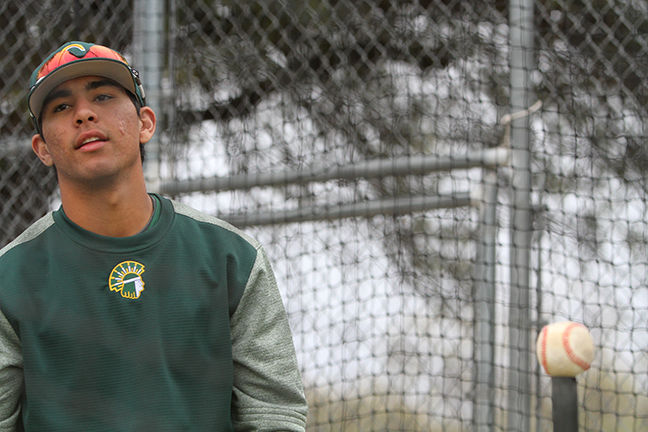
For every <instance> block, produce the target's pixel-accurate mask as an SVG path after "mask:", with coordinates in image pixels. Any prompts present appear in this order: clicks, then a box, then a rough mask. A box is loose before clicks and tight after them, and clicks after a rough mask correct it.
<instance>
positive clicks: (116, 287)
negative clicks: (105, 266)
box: [108, 261, 145, 299]
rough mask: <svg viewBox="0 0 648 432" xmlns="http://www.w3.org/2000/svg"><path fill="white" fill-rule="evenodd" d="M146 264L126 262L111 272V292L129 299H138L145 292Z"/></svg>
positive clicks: (109, 281)
mask: <svg viewBox="0 0 648 432" xmlns="http://www.w3.org/2000/svg"><path fill="white" fill-rule="evenodd" d="M142 273H144V264H140V263H138V262H137V261H124V262H121V263H119V264H117V265H116V266H115V268H114V269H112V271H111V272H110V277H109V279H108V284H109V286H110V291H116V292H119V293H121V296H122V297H125V298H127V299H138V298H139V297H140V295H141V294H142V291H144V285H145V283H144V279H142Z"/></svg>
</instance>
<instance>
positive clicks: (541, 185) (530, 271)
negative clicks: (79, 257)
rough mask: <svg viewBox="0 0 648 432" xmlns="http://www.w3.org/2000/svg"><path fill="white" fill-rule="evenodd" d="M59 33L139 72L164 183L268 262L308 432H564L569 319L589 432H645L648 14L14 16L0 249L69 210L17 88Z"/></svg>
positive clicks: (509, 4)
mask: <svg viewBox="0 0 648 432" xmlns="http://www.w3.org/2000/svg"><path fill="white" fill-rule="evenodd" d="M69 40H85V41H91V42H96V43H99V44H104V45H108V46H111V47H113V48H115V49H118V50H120V51H121V52H122V53H124V54H125V56H126V57H127V58H128V60H129V62H130V63H131V64H132V65H133V66H134V67H135V68H136V69H138V70H139V71H140V73H141V75H142V77H143V81H144V86H145V89H146V92H147V97H148V102H149V104H150V105H151V106H152V107H153V108H154V109H155V110H156V112H157V113H158V117H159V125H158V132H157V135H156V138H155V140H154V141H152V142H150V143H149V144H147V148H146V163H145V170H146V175H147V181H148V184H149V189H150V190H151V191H157V192H160V193H162V194H164V195H166V196H169V197H172V198H174V199H177V200H179V201H183V202H186V203H188V204H190V205H192V206H194V207H195V208H197V209H199V210H202V211H205V212H207V213H210V214H213V215H216V216H219V217H221V218H223V219H225V220H228V221H230V222H232V223H234V224H235V225H237V226H239V227H241V228H242V229H244V230H245V231H246V232H248V233H249V234H251V235H252V236H254V237H256V238H257V239H258V240H259V241H261V243H263V244H264V245H265V247H266V249H267V250H268V254H269V256H270V258H271V261H272V263H273V265H274V268H275V271H276V273H277V278H278V282H279V286H280V290H281V292H282V295H283V299H284V303H285V306H286V309H287V311H288V315H289V320H290V324H291V327H292V330H293V334H294V339H295V345H296V349H297V355H298V360H299V363H300V367H301V370H302V374H303V378H304V383H305V386H306V391H307V398H308V401H309V406H310V414H309V430H311V431H339V430H344V431H460V430H475V431H495V430H497V431H501V430H512V431H527V430H529V431H551V430H552V427H553V425H552V416H551V383H550V378H549V377H548V376H547V375H546V374H544V372H543V371H542V370H541V368H539V367H538V363H537V360H536V354H535V340H536V336H537V334H538V332H539V330H540V329H541V328H542V326H543V325H544V324H546V323H548V322H553V321H561V320H573V321H577V322H581V323H583V324H585V325H586V326H587V327H588V328H589V329H590V331H591V333H592V336H593V338H594V341H595V345H596V355H595V360H594V362H593V365H592V367H591V369H590V370H588V371H587V372H585V373H583V374H582V375H579V376H578V378H577V382H578V396H579V424H580V429H581V430H585V431H643V430H647V429H648V392H647V390H646V389H648V271H647V267H648V248H647V246H648V216H647V214H646V206H647V197H648V195H647V192H648V171H647V169H646V168H647V167H648V147H647V142H646V138H647V136H648V123H647V122H648V120H647V108H646V107H648V89H647V87H646V81H647V78H648V67H647V66H648V5H647V3H646V2H645V1H639V0H580V1H578V0H577V1H563V0H536V1H531V0H507V1H504V0H492V1H483V2H467V1H460V0H308V1H303V0H302V1H295V0H236V1H234V0H191V1H189V0H114V1H110V2H108V1H93V0H87V1H83V2H81V1H77V0H57V1H53V0H38V1H35V0H34V1H32V0H21V1H8V2H3V4H2V5H1V6H0V41H2V43H0V111H1V116H0V203H1V207H0V246H3V245H5V244H7V243H8V242H9V241H10V240H11V239H13V238H14V237H15V236H16V235H17V234H19V233H20V232H21V231H22V230H23V229H24V228H26V227H27V226H28V225H29V224H31V223H32V222H33V221H35V220H36V219H38V218H39V217H40V216H42V215H43V214H44V213H46V212H47V211H49V210H51V209H55V208H57V207H58V205H60V204H59V199H58V192H57V186H56V178H55V175H54V172H53V171H52V170H50V169H46V168H45V167H43V166H42V165H41V164H40V162H39V161H38V160H37V158H36V157H35V156H34V155H33V154H32V152H31V146H30V138H31V135H32V134H33V127H32V125H31V123H30V121H29V118H28V115H27V107H26V94H27V91H28V89H27V83H28V80H29V75H30V74H31V72H32V70H33V69H34V68H35V67H36V66H37V65H38V64H39V63H40V62H41V61H42V60H43V58H44V57H45V56H46V55H47V54H48V53H49V52H50V51H52V50H53V49H55V48H57V47H58V46H60V45H61V44H62V43H63V42H65V41H69ZM34 267H35V269H36V270H37V268H38V263H34ZM0 283H1V281H0Z"/></svg>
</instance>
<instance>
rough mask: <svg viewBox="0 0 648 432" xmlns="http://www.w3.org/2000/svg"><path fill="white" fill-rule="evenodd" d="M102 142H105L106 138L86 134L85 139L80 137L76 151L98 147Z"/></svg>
mask: <svg viewBox="0 0 648 432" xmlns="http://www.w3.org/2000/svg"><path fill="white" fill-rule="evenodd" d="M104 141H106V138H105V137H104V136H103V135H96V134H88V135H87V136H86V137H83V136H82V137H80V140H79V141H78V144H77V146H76V149H77V150H79V149H87V150H90V149H93V148H95V147H98V146H100V145H101V143H103V142H104Z"/></svg>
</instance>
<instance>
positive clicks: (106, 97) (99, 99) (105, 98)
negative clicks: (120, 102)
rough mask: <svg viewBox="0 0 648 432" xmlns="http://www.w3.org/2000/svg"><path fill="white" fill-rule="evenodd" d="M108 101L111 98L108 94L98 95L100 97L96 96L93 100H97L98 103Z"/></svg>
mask: <svg viewBox="0 0 648 432" xmlns="http://www.w3.org/2000/svg"><path fill="white" fill-rule="evenodd" d="M108 99H112V96H111V95H108V94H100V95H97V97H96V98H95V100H97V101H99V102H101V101H105V100H108Z"/></svg>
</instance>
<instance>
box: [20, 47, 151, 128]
mask: <svg viewBox="0 0 648 432" xmlns="http://www.w3.org/2000/svg"><path fill="white" fill-rule="evenodd" d="M89 75H95V76H100V77H104V78H109V79H111V80H113V81H115V82H116V83H118V84H119V85H121V86H122V87H124V88H125V89H126V90H128V91H129V92H131V93H133V94H134V95H135V97H136V98H137V100H138V101H139V103H140V104H141V105H142V106H144V105H146V102H145V95H144V89H143V87H142V82H141V80H140V77H139V73H138V72H137V71H136V70H135V69H133V68H132V67H130V66H129V64H128V62H127V61H126V59H125V58H124V57H123V56H122V55H121V54H119V53H118V52H117V51H115V50H113V49H111V48H108V47H105V46H103V45H97V44H93V43H89V42H80V41H72V42H66V43H64V44H63V45H61V46H60V47H59V48H57V49H56V50H55V51H54V52H52V53H51V54H50V55H49V56H47V58H46V59H45V60H44V61H43V62H42V63H41V64H40V65H39V66H38V67H37V68H36V69H35V70H34V72H33V73H32V74H31V77H30V79H29V95H28V96H27V105H28V106H29V114H30V115H31V117H32V119H33V120H34V122H35V123H36V127H37V129H38V118H39V116H40V114H41V110H42V109H43V102H44V101H45V98H46V97H47V95H48V94H49V93H50V92H51V91H52V90H53V89H54V88H55V87H56V86H58V85H59V84H61V83H63V82H65V81H67V80H70V79H73V78H78V77H82V76H89Z"/></svg>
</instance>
